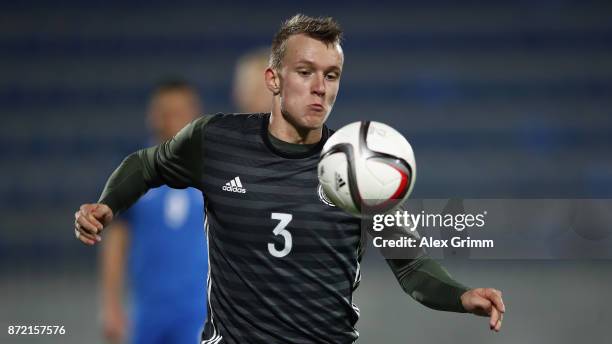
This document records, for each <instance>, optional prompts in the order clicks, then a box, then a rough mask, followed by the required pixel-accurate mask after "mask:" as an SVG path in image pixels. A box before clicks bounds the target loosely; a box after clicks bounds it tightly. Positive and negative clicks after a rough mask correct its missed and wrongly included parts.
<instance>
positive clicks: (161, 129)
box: [149, 90, 201, 141]
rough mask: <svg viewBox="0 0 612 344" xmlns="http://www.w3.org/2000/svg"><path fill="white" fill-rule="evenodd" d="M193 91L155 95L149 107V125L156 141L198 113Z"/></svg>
mask: <svg viewBox="0 0 612 344" xmlns="http://www.w3.org/2000/svg"><path fill="white" fill-rule="evenodd" d="M200 111H201V110H200V103H199V101H198V99H197V97H196V95H195V94H194V93H193V92H190V91H186V90H176V91H167V92H163V93H161V94H158V95H156V96H155V97H154V98H153V99H152V100H151V106H150V108H149V125H150V126H151V130H152V131H153V133H154V134H155V136H156V139H157V140H158V141H166V140H168V139H170V138H172V136H174V134H176V133H177V132H178V131H179V130H181V129H182V128H183V127H184V126H185V125H187V124H188V123H189V122H191V121H192V120H193V119H194V118H195V117H196V116H197V115H199V114H200Z"/></svg>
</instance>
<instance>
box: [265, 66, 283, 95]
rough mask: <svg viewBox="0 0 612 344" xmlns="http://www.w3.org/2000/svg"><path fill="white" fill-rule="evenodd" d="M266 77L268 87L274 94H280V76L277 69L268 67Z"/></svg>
mask: <svg viewBox="0 0 612 344" xmlns="http://www.w3.org/2000/svg"><path fill="white" fill-rule="evenodd" d="M265 78H266V87H268V89H269V90H270V92H272V94H274V95H275V96H277V95H279V94H280V78H279V75H278V73H277V72H276V70H274V69H273V68H272V67H268V68H267V69H266V72H265Z"/></svg>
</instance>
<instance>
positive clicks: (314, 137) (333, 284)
mask: <svg viewBox="0 0 612 344" xmlns="http://www.w3.org/2000/svg"><path fill="white" fill-rule="evenodd" d="M341 34H342V30H341V29H340V27H339V25H338V23H337V22H336V21H335V20H334V19H333V18H312V17H308V16H304V15H296V16H294V17H293V18H291V19H289V20H287V21H286V22H284V23H283V24H282V25H281V27H280V29H279V31H278V32H277V33H276V35H275V37H274V39H273V41H272V50H271V59H270V65H269V66H268V67H267V68H266V70H265V74H264V76H265V80H266V87H267V88H268V90H269V91H270V92H271V93H272V94H273V102H272V107H271V110H272V111H271V113H257V114H250V115H243V114H241V115H233V114H217V115H211V116H202V117H200V118H198V119H196V120H195V121H193V122H191V123H190V124H189V125H188V126H187V127H185V128H183V129H182V130H181V131H180V132H179V133H178V134H177V135H176V136H175V137H174V138H173V139H172V140H170V141H166V142H165V143H163V144H161V145H158V146H156V147H151V148H148V149H144V150H140V151H138V152H135V153H133V154H131V155H130V156H128V157H127V158H126V159H125V160H124V161H123V163H122V164H121V165H120V166H119V167H118V168H117V169H116V170H115V172H113V174H112V175H111V177H110V178H109V180H108V182H107V185H106V186H105V188H104V190H103V191H102V195H101V196H100V200H99V203H94V204H83V205H81V207H80V208H79V210H78V211H77V212H75V214H74V217H75V227H74V235H75V236H76V238H77V239H78V240H80V241H81V242H83V243H84V244H87V245H94V244H95V243H96V242H98V241H99V240H100V239H101V237H100V233H101V231H102V230H103V228H104V226H105V225H107V224H108V223H110V222H111V221H112V220H113V218H114V217H115V216H117V214H120V213H121V212H122V211H124V210H125V209H127V208H128V207H130V206H131V205H132V204H133V203H134V202H135V201H136V200H137V199H138V198H139V197H140V195H142V194H143V193H145V192H146V191H147V190H148V189H150V188H151V187H155V186H159V185H164V184H166V185H170V186H172V187H177V188H184V187H197V188H198V189H200V190H201V191H202V193H203V194H205V195H206V216H207V217H206V233H207V235H208V237H207V239H208V244H209V248H210V250H209V257H210V260H209V263H210V270H209V278H208V286H209V289H208V293H209V298H208V311H209V312H208V318H207V322H206V326H205V329H204V332H203V334H202V342H201V343H202V344H235V343H238V344H242V343H262V344H272V343H279V344H280V343H283V344H286V343H353V342H354V341H356V340H357V339H358V337H359V333H358V332H357V330H356V328H355V325H356V323H357V320H358V319H359V309H358V308H357V306H356V305H354V304H353V292H354V291H355V289H356V288H357V287H358V285H359V282H360V280H361V272H360V271H361V270H360V265H359V262H360V261H361V258H362V256H363V249H364V247H365V246H367V243H366V242H365V240H364V239H363V238H364V235H363V234H364V231H365V230H367V229H363V230H362V228H361V221H360V219H359V218H356V217H353V216H351V215H349V214H347V213H345V212H344V211H342V210H340V209H338V208H336V207H332V206H330V205H329V204H328V203H326V202H324V201H323V200H322V199H321V198H320V197H319V195H318V193H317V183H318V180H317V162H318V160H319V154H320V152H321V149H322V147H323V145H324V144H325V141H326V140H327V138H328V137H329V136H330V135H331V134H332V131H331V130H330V129H329V128H327V127H326V126H325V121H326V120H327V118H328V116H329V115H330V113H331V111H332V108H333V105H334V103H335V100H336V96H337V94H338V91H339V86H340V78H341V74H342V68H343V65H344V53H343V50H342V47H341V45H340V41H341ZM380 68H385V66H380ZM387 262H388V263H389V266H390V267H391V269H392V271H393V272H394V274H395V276H396V277H397V279H398V282H399V283H400V285H401V286H402V288H403V289H404V291H405V292H406V293H408V294H409V295H410V296H412V297H413V298H414V299H415V300H417V301H418V302H420V303H422V304H424V305H426V306H428V307H430V308H433V309H437V310H445V311H453V312H470V313H474V314H478V315H483V316H488V317H489V326H490V328H491V329H493V330H496V331H499V329H500V328H501V326H502V313H503V312H504V311H505V306H504V304H503V301H502V298H501V292H500V291H498V290H496V289H492V288H476V289H469V288H466V287H464V286H463V285H461V284H459V283H457V282H456V281H455V280H454V279H452V278H451V276H450V275H449V274H448V273H447V272H446V270H444V269H443V268H442V267H441V266H440V265H439V264H438V263H437V262H435V261H434V260H432V259H430V258H428V257H427V255H426V254H424V253H423V254H421V255H419V256H415V257H414V259H388V260H387ZM382 292H385V291H382ZM409 321H410V320H409V319H406V322H407V323H408V322H409ZM385 331H405V328H400V329H385ZM406 337H407V340H408V341H409V337H410V334H409V333H406Z"/></svg>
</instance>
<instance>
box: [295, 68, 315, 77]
mask: <svg viewBox="0 0 612 344" xmlns="http://www.w3.org/2000/svg"><path fill="white" fill-rule="evenodd" d="M298 74H299V75H301V76H309V75H310V74H312V73H311V72H310V71H309V70H305V69H300V70H298Z"/></svg>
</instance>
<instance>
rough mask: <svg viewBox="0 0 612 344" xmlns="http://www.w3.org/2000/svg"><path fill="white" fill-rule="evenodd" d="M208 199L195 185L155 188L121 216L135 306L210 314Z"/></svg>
mask: <svg viewBox="0 0 612 344" xmlns="http://www.w3.org/2000/svg"><path fill="white" fill-rule="evenodd" d="M203 214H204V202H203V199H202V194H201V193H200V192H199V191H198V190H196V189H193V188H189V189H185V190H177V189H171V188H169V187H167V186H162V187H159V188H156V189H151V190H149V192H147V193H146V194H145V195H144V196H143V197H142V198H141V199H140V200H139V201H138V202H137V203H136V204H134V205H133V206H132V207H131V208H130V209H129V210H128V211H127V212H126V213H124V215H123V216H122V218H123V219H124V220H125V221H127V223H128V225H129V231H130V233H129V234H130V235H129V251H128V252H129V258H128V259H129V275H130V281H131V287H132V288H131V290H132V297H133V301H134V305H135V306H136V307H137V308H145V309H155V308H157V309H160V308H161V309H166V308H170V307H172V309H176V308H177V307H178V308H181V309H185V308H190V309H199V310H201V312H202V313H201V316H202V317H204V315H205V313H206V306H205V305H206V275H207V272H208V259H207V251H206V241H205V235H204V218H203V217H204V215H203Z"/></svg>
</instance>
